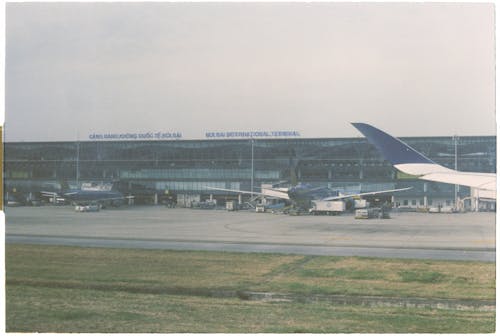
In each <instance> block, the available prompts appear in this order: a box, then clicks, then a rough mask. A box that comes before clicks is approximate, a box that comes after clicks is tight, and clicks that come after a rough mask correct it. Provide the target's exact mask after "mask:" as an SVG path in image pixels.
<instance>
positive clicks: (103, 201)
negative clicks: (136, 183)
mask: <svg viewBox="0 0 500 336" xmlns="http://www.w3.org/2000/svg"><path fill="white" fill-rule="evenodd" d="M42 195H43V196H45V197H53V198H56V197H59V198H63V199H65V200H68V201H70V202H71V203H73V204H75V205H89V204H99V205H101V206H104V205H113V206H118V205H121V204H122V203H123V202H124V201H125V200H126V199H131V198H134V196H124V195H123V194H122V193H121V192H119V191H118V190H114V188H113V186H112V185H102V184H82V187H81V188H80V189H66V188H64V189H63V191H62V192H61V193H56V192H52V191H42Z"/></svg>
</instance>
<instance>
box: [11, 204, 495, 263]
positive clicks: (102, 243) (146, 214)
mask: <svg viewBox="0 0 500 336" xmlns="http://www.w3.org/2000/svg"><path fill="white" fill-rule="evenodd" d="M5 214H6V243H26V244H50V245H70V246H88V247H113V248H146V249H174V250H207V251H208V250H210V251H232V252H256V253H258V252H266V253H285V254H303V255H334V256H369V257H386V258H412V259H413V258H415V259H441V260H474V261H488V262H493V261H495V246H496V242H495V213H460V214H428V213H411V212H400V213H398V212H394V211H393V212H392V213H391V219H355V218H354V215H353V214H344V215H341V216H289V215H283V214H271V213H255V212H253V211H235V212H228V211H225V210H201V209H184V208H175V209H171V208H166V207H163V206H131V207H123V208H119V209H104V210H101V211H99V212H89V213H79V212H75V211H74V207H70V206H42V207H12V208H9V207H8V208H6V209H5Z"/></svg>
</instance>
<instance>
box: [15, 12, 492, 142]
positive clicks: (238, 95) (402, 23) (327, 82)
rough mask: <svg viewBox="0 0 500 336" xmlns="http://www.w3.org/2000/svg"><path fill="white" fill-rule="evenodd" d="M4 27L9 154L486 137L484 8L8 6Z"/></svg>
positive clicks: (487, 22) (487, 23)
mask: <svg viewBox="0 0 500 336" xmlns="http://www.w3.org/2000/svg"><path fill="white" fill-rule="evenodd" d="M6 23H7V25H6V64H5V65H6V68H5V75H6V82H5V102H6V112H5V139H6V141H72V140H89V139H92V137H94V139H95V138H98V137H99V136H101V137H102V136H103V135H106V134H112V135H113V134H114V135H117V134H129V135H130V139H133V136H132V135H136V136H137V135H139V136H143V135H150V134H160V133H161V134H162V135H161V136H162V137H163V136H166V137H172V136H173V137H177V138H179V137H180V136H182V139H205V138H207V137H211V136H213V135H214V134H215V135H216V136H226V137H227V136H231V134H228V132H236V131H254V132H268V136H269V134H271V133H269V132H273V131H290V132H296V133H294V134H295V135H297V134H298V135H300V136H301V137H304V138H316V137H361V134H360V133H358V131H357V130H356V129H354V128H353V127H352V126H351V125H350V122H367V123H371V124H373V125H375V126H377V127H379V128H381V129H383V130H385V131H387V132H389V133H391V134H393V135H395V136H401V137H403V136H452V135H455V134H456V135H462V136H466V135H494V134H495V133H496V124H495V121H496V120H495V52H494V51H495V39H494V34H495V28H494V24H495V19H494V5H493V4H480V3H8V4H7V10H6ZM273 134H276V133H273ZM256 136H257V135H256ZM271 136H272V135H271Z"/></svg>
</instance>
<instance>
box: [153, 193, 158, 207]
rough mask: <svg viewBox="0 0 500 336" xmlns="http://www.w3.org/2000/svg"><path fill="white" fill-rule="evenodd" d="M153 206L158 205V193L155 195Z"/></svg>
mask: <svg viewBox="0 0 500 336" xmlns="http://www.w3.org/2000/svg"><path fill="white" fill-rule="evenodd" d="M154 204H155V205H158V193H155V199H154Z"/></svg>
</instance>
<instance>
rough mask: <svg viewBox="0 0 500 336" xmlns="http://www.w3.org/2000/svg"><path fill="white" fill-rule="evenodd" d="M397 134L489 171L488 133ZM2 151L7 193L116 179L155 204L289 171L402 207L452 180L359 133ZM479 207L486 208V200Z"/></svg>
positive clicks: (22, 146)
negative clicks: (412, 170) (419, 173)
mask: <svg viewBox="0 0 500 336" xmlns="http://www.w3.org/2000/svg"><path fill="white" fill-rule="evenodd" d="M402 140H403V141H404V142H406V143H408V144H409V145H410V146H412V147H413V148H415V149H416V150H418V151H420V152H421V153H423V154H424V155H426V156H428V157H429V158H430V159H432V160H433V161H435V162H437V163H439V164H442V165H444V166H446V167H449V168H455V164H456V165H457V168H458V170H462V171H480V172H488V173H494V172H496V137H495V136H466V137H460V138H456V139H455V138H452V137H412V138H402ZM4 149H5V161H4V162H5V167H4V183H5V189H4V192H5V193H7V197H9V196H10V197H11V196H12V195H16V194H17V195H20V194H23V195H26V194H27V193H30V194H32V193H36V192H39V191H40V190H47V189H51V188H52V189H58V188H60V187H61V185H62V184H63V183H67V184H69V185H70V186H77V185H79V184H81V183H82V182H97V183H98V182H110V181H114V182H115V183H116V184H117V185H118V188H119V189H120V191H122V192H124V193H126V194H131V195H134V196H135V202H136V203H153V204H154V203H161V202H162V201H163V200H164V198H165V197H167V196H168V197H172V195H175V198H176V201H177V203H178V204H180V205H186V204H188V203H189V202H190V201H193V200H201V201H202V200H206V199H208V198H211V199H217V200H218V201H219V200H220V201H221V202H223V201H224V200H228V199H234V198H235V197H236V198H237V195H235V194H232V193H230V192H224V191H215V190H210V189H208V188H207V187H215V188H226V189H239V190H247V191H248V190H251V188H252V187H253V188H254V190H256V191H258V188H259V187H260V186H261V184H275V183H278V182H283V181H287V182H290V180H291V179H294V178H296V180H298V181H300V182H302V183H309V184H311V185H313V186H325V185H327V186H329V187H331V188H334V189H339V190H341V191H343V192H369V191H374V190H380V189H394V188H403V187H408V186H410V187H413V188H412V189H411V190H408V191H404V192H400V193H397V194H395V195H394V198H393V201H394V202H395V203H396V204H397V205H399V206H401V207H407V208H417V207H422V206H432V205H434V206H437V205H438V204H439V205H443V206H445V205H452V204H453V202H454V197H455V187H454V186H453V185H449V184H443V183H434V182H424V181H420V180H417V179H415V178H414V177H412V176H407V175H404V174H401V173H399V172H397V171H396V170H395V169H394V168H393V167H392V166H391V165H390V164H389V163H388V162H386V161H384V159H383V158H382V157H381V155H380V154H379V153H378V152H377V150H376V149H375V148H374V147H373V146H372V145H370V144H369V143H368V142H367V141H366V139H364V138H317V139H314V138H287V139H272V138H262V139H260V138H253V139H224V140H218V139H214V140H211V139H207V140H168V141H160V140H156V141H155V140H151V141H133V140H126V141H79V142H7V143H5V147H4ZM455 150H456V153H457V156H456V157H455ZM9 194H10V195H9ZM469 194H470V190H469V188H467V187H460V188H459V191H458V196H459V197H460V198H465V197H467V196H469ZM482 204H483V205H482V206H483V207H486V208H489V209H492V208H493V209H494V203H489V204H488V203H482Z"/></svg>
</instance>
